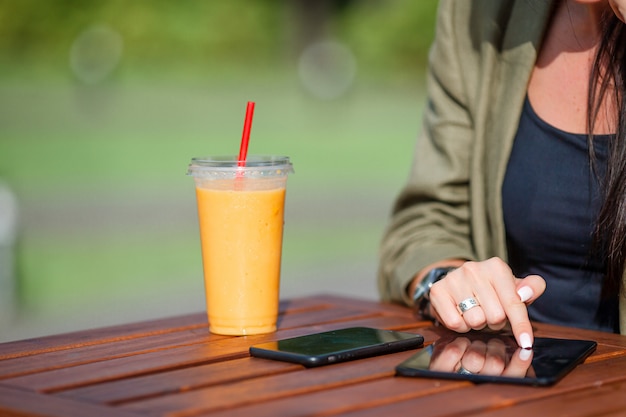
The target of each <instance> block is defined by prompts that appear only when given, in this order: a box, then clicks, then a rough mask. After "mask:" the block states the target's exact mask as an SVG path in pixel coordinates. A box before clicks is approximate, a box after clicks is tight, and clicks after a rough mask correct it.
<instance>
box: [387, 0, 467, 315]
mask: <svg viewBox="0 0 626 417" xmlns="http://www.w3.org/2000/svg"><path fill="white" fill-rule="evenodd" d="M471 4H472V2H470V1H467V0H462V1H454V0H442V1H441V2H440V5H439V9H438V13H437V25H436V33H435V40H434V42H433V45H432V47H431V50H430V54H429V64H428V74H427V103H426V107H425V109H424V116H423V127H422V132H421V134H420V135H419V137H418V140H417V144H416V147H415V153H414V157H413V165H412V169H411V173H410V176H409V179H408V182H407V184H406V185H405V187H404V188H403V190H402V192H401V193H400V195H399V197H398V199H397V200H396V203H395V206H394V208H393V212H392V216H391V220H390V223H389V225H388V227H387V229H386V230H385V233H384V236H383V240H382V243H381V248H380V268H379V272H378V287H379V292H380V295H381V298H382V299H383V300H385V301H395V302H404V303H406V304H410V302H411V300H410V297H409V295H408V294H407V291H406V289H407V286H408V285H409V284H410V282H411V280H412V279H413V277H414V276H415V274H416V273H417V272H418V271H420V270H421V269H423V268H424V267H426V266H427V265H429V264H431V263H433V262H436V261H439V260H442V259H447V258H462V259H468V260H470V259H475V254H474V251H473V250H472V244H471V238H470V233H471V230H470V206H469V184H470V163H471V153H472V143H473V139H474V131H473V125H472V117H471V112H470V110H469V108H468V105H469V102H470V101H469V97H468V94H469V92H468V86H467V83H466V81H465V79H466V78H467V74H468V72H469V73H471V72H472V68H467V62H462V60H461V59H460V57H459V49H460V48H463V49H465V48H467V47H468V46H469V45H471V43H470V42H464V43H462V45H460V44H459V39H462V38H463V37H467V33H468V31H469V26H470V22H469V20H470V12H471V11H470V8H471ZM457 32H458V33H457ZM468 53H470V54H471V52H469V51H465V50H464V51H463V52H462V53H461V55H462V56H466V55H467V54H468ZM470 61H471V60H470ZM464 64H465V65H464Z"/></svg>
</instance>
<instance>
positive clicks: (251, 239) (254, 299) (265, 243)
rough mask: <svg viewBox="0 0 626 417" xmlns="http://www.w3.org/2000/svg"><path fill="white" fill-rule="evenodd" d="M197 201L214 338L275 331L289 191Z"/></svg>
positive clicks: (225, 193)
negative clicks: (284, 214) (217, 335)
mask: <svg viewBox="0 0 626 417" xmlns="http://www.w3.org/2000/svg"><path fill="white" fill-rule="evenodd" d="M196 195H197V199H198V210H199V211H201V212H202V213H203V214H202V218H201V219H200V238H201V242H202V262H203V265H204V276H205V290H206V297H207V298H206V300H207V306H208V316H209V327H210V330H211V332H213V333H218V334H257V333H269V332H273V331H275V330H276V319H277V314H278V297H279V279H280V262H281V248H282V239H283V210H284V204H285V189H284V188H279V189H274V190H260V191H237V190H208V189H202V188H197V189H196Z"/></svg>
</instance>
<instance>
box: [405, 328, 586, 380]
mask: <svg viewBox="0 0 626 417" xmlns="http://www.w3.org/2000/svg"><path fill="white" fill-rule="evenodd" d="M596 346H597V343H596V342H594V341H592V340H571V339H552V338H542V337H537V338H535V342H534V345H533V347H532V349H522V348H520V347H518V345H517V342H516V341H515V338H514V337H513V335H512V334H494V333H489V332H471V333H467V334H457V333H455V334H454V335H449V336H447V337H442V338H441V339H439V340H437V341H436V342H435V343H433V344H432V345H430V346H427V347H426V348H424V349H422V350H421V351H420V352H418V353H416V354H415V355H413V356H411V357H410V358H409V359H407V360H405V361H404V362H402V363H401V364H399V365H398V366H397V367H396V374H397V375H402V376H411V377H431V378H448V379H465V380H469V381H474V382H504V383H513V384H524V385H536V386H541V385H552V384H554V383H556V382H557V381H559V380H560V379H561V378H563V377H564V376H565V375H567V374H568V373H569V372H571V371H572V370H573V369H574V368H575V367H576V366H577V365H578V364H579V363H581V362H582V361H583V360H584V359H585V358H586V357H587V356H589V355H590V354H591V353H592V352H593V351H594V350H595V349H596Z"/></svg>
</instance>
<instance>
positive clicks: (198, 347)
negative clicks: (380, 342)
mask: <svg viewBox="0 0 626 417" xmlns="http://www.w3.org/2000/svg"><path fill="white" fill-rule="evenodd" d="M353 325H354V326H371V327H376V328H381V329H404V328H407V327H411V326H413V325H414V323H413V322H412V320H410V319H404V318H403V319H398V318H397V317H390V316H383V317H373V318H366V319H357V320H354V321H347V322H333V323H328V324H324V325H316V326H310V327H306V328H297V329H289V330H280V331H278V332H276V333H271V334H266V335H256V336H244V337H229V338H225V339H220V340H216V341H213V342H210V343H200V344H195V345H189V346H181V347H176V348H172V349H165V350H160V351H155V352H148V353H142V354H137V355H133V356H128V357H122V358H116V359H111V360H102V361H96V362H92V363H87V364H82V365H77V366H72V367H66V368H61V369H53V370H49V371H42V372H38V373H34V374H28V375H23V376H18V377H13V378H8V379H6V380H5V383H7V384H11V385H14V386H19V387H23V388H26V389H31V390H36V391H41V392H52V391H59V390H65V389H71V388H78V387H81V386H85V385H91V384H98V383H102V382H106V381H113V380H119V379H124V378H129V377H134V376H142V375H147V374H153V373H157V372H164V371H169V370H175V369H180V368H184V367H190V366H197V365H202V364H207V363H212V362H218V361H223V360H231V359H237V358H242V357H246V356H248V349H249V347H250V345H253V344H256V343H261V342H265V341H272V340H276V339H279V338H287V337H295V336H301V335H303V334H309V333H313V332H317V331H327V330H334V329H338V328H342V327H346V326H353Z"/></svg>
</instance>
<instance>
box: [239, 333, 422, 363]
mask: <svg viewBox="0 0 626 417" xmlns="http://www.w3.org/2000/svg"><path fill="white" fill-rule="evenodd" d="M423 344H424V337H422V336H421V335H419V334H415V333H407V332H398V331H393V330H381V329H373V328H369V327H350V328H345V329H340V330H333V331H328V332H322V333H314V334H309V335H306V336H299V337H293V338H290V339H283V340H278V341H275V342H268V343H262V344H258V345H254V346H251V347H250V355H252V356H255V357H259V358H265V359H274V360H279V361H286V362H293V363H299V364H302V365H304V366H307V367H313V366H322V365H330V364H333V363H338V362H345V361H348V360H353V359H360V358H366V357H370V356H377V355H383V354H387V353H393V352H400V351H404V350H408V349H415V348H418V347H421V346H423Z"/></svg>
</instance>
